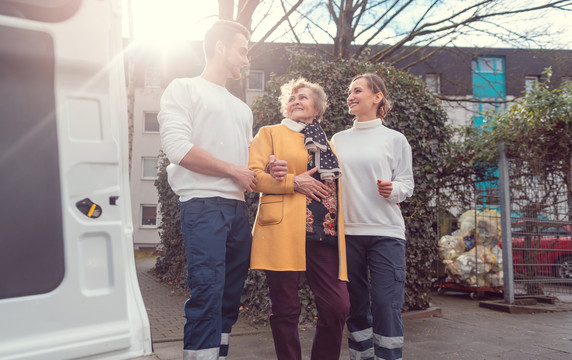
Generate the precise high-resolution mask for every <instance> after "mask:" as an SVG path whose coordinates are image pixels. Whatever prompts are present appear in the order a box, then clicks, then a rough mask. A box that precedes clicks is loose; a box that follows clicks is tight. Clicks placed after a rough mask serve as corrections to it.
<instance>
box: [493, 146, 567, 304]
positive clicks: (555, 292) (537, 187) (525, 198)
mask: <svg viewBox="0 0 572 360" xmlns="http://www.w3.org/2000/svg"><path fill="white" fill-rule="evenodd" d="M500 149H501V158H500V161H499V169H500V170H501V171H500V172H499V177H500V182H501V184H506V185H505V186H500V195H501V198H502V199H505V202H506V203H507V204H508V206H506V212H509V211H510V232H508V231H507V232H506V234H504V235H505V237H506V240H505V239H503V241H504V243H505V244H509V241H510V246H511V247H512V252H511V256H509V258H510V259H507V260H510V263H511V265H512V274H511V275H512V278H513V281H508V282H507V283H506V285H505V291H508V293H509V294H511V293H512V294H513V295H514V296H516V297H518V296H531V295H532V296H537V295H547V296H555V297H558V296H562V295H569V294H572V222H571V219H570V211H571V209H570V201H571V198H570V194H569V191H568V187H567V185H566V183H565V181H564V179H562V178H558V177H557V176H555V175H554V174H543V176H538V175H531V174H530V172H527V171H523V169H526V167H527V164H526V163H525V162H524V161H522V160H512V161H507V160H506V159H504V154H503V153H502V150H503V149H502V147H501V148H500ZM506 222H507V223H508V217H507V220H506ZM506 299H507V297H506V296H505V300H506Z"/></svg>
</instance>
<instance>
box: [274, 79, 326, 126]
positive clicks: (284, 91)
mask: <svg viewBox="0 0 572 360" xmlns="http://www.w3.org/2000/svg"><path fill="white" fill-rule="evenodd" d="M301 88H307V89H310V91H311V93H312V100H314V108H315V109H316V111H318V114H317V115H316V118H315V119H314V120H315V121H317V122H320V121H322V115H324V113H325V112H326V108H327V107H328V96H327V95H326V92H325V91H324V89H323V88H322V87H321V86H320V85H318V84H316V83H313V82H309V81H308V80H306V79H304V78H302V77H300V78H298V79H295V80H290V81H289V82H287V83H286V84H284V85H282V86H281V87H280V92H281V94H280V97H279V100H280V111H281V112H282V115H283V116H284V117H287V111H286V108H287V107H288V101H289V99H290V96H291V95H292V94H295V93H296V92H298V90H300V89H301Z"/></svg>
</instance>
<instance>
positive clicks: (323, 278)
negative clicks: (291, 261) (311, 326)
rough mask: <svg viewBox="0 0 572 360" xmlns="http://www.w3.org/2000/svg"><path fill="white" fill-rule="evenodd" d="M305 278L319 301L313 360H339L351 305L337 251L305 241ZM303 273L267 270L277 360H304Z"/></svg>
mask: <svg viewBox="0 0 572 360" xmlns="http://www.w3.org/2000/svg"><path fill="white" fill-rule="evenodd" d="M305 273H306V279H307V280H308V284H309V285H310V289H311V290H312V292H313V294H314V298H315V300H316V307H317V309H318V323H317V325H316V333H315V335H314V342H313V344H312V357H311V359H312V360H338V359H339V358H340V350H341V346H342V337H343V331H344V325H345V321H346V317H347V315H348V313H349V309H350V302H349V295H348V290H347V286H346V283H345V282H344V281H340V280H338V249H337V248H335V247H333V246H330V245H326V244H323V243H319V242H317V241H307V242H306V271H305ZM301 275H302V272H301V271H269V270H267V271H266V280H267V282H268V293H269V295H270V300H271V309H270V327H271V328H272V336H273V338H274V348H275V349H276V356H277V358H278V360H301V359H302V350H301V347H300V338H299V336H298V318H299V316H300V311H301V310H300V309H301V305H300V299H299V298H298V282H299V280H300V276H301Z"/></svg>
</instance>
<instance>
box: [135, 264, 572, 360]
mask: <svg viewBox="0 0 572 360" xmlns="http://www.w3.org/2000/svg"><path fill="white" fill-rule="evenodd" d="M154 264H155V260H154V259H153V258H145V259H138V260H136V266H137V274H138V277H139V285H140V287H141V292H142V294H143V300H144V302H145V306H146V308H147V313H148V315H149V321H150V324H151V336H152V339H153V354H152V355H149V356H145V357H140V358H137V360H157V359H158V360H172V359H182V348H183V343H182V336H183V324H184V318H183V304H184V302H185V300H186V296H185V294H182V293H181V292H179V291H175V290H173V289H171V288H170V287H169V286H168V285H166V284H163V283H161V282H159V281H158V280H157V279H156V278H155V277H153V276H152V275H151V274H149V272H148V271H149V269H151V268H152V267H153V266H154ZM558 299H559V301H557V302H556V303H555V304H545V303H538V304H536V305H532V306H531V305H527V306H516V307H511V308H510V309H508V308H506V307H504V304H502V305H500V306H493V308H495V309H496V310H492V309H490V308H485V307H483V304H484V305H487V304H491V303H492V304H497V305H498V301H495V300H498V298H489V299H480V300H472V299H471V298H470V297H469V294H468V293H463V292H447V293H445V294H444V295H437V294H436V293H435V294H432V301H431V308H430V309H427V310H425V311H420V312H411V313H405V314H404V324H405V346H404V351H403V359H407V360H417V359H419V360H433V359H435V360H437V359H439V360H443V359H445V360H447V359H450V360H489V359H503V360H533V359H534V360H540V359H553V360H556V359H561V360H564V359H566V360H570V359H572V289H570V291H569V293H568V294H563V295H562V296H559V297H558ZM483 300H490V301H488V302H486V303H485V302H483ZM500 303H502V301H501V302H500ZM507 311H513V312H507ZM313 335H314V329H313V327H312V326H302V327H300V338H301V343H302V353H303V359H304V360H309V359H310V349H311V346H312V337H313ZM226 359H227V360H273V359H276V356H275V355H274V345H273V341H272V334H271V331H270V327H269V326H267V325H266V326H265V325H253V324H250V323H249V322H248V321H246V320H245V319H242V318H239V320H238V322H237V324H236V325H235V326H234V327H233V330H232V333H231V337H230V351H229V355H228V356H227V358H226ZM341 359H349V355H348V350H347V344H345V343H344V346H343V349H342V356H341ZM319 360H322V359H319ZM324 360H328V359H324Z"/></svg>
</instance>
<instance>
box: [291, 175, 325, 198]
mask: <svg viewBox="0 0 572 360" xmlns="http://www.w3.org/2000/svg"><path fill="white" fill-rule="evenodd" d="M316 171H318V168H317V167H315V168H313V169H312V170H308V171H306V172H305V173H302V174H300V175H296V176H294V191H298V192H299V193H302V194H304V195H306V196H309V197H311V198H312V199H314V200H316V201H317V202H320V199H319V198H318V196H319V197H321V198H322V199H325V198H326V197H327V196H328V190H329V189H328V187H327V186H326V185H325V184H324V183H322V182H321V181H318V180H316V179H314V178H313V177H312V175H313V174H314V173H315V172H316Z"/></svg>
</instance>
